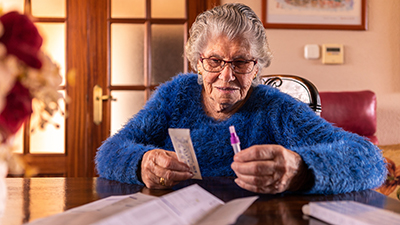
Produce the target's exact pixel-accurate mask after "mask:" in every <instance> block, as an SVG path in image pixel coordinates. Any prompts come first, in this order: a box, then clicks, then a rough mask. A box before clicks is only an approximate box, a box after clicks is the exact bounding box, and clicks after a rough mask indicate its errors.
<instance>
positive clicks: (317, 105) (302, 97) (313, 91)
mask: <svg viewBox="0 0 400 225" xmlns="http://www.w3.org/2000/svg"><path fill="white" fill-rule="evenodd" d="M260 81H261V83H262V84H265V85H270V86H272V87H275V88H278V89H279V90H280V91H282V92H284V93H287V94H289V95H290V96H292V97H294V98H296V99H298V100H299V101H302V102H304V103H306V104H308V105H309V106H310V108H311V109H312V110H314V111H315V113H316V114H317V115H320V114H321V100H320V98H319V93H318V89H317V87H315V85H314V84H313V83H312V82H311V81H309V80H307V79H305V78H302V77H299V76H297V75H289V74H272V75H261V76H260Z"/></svg>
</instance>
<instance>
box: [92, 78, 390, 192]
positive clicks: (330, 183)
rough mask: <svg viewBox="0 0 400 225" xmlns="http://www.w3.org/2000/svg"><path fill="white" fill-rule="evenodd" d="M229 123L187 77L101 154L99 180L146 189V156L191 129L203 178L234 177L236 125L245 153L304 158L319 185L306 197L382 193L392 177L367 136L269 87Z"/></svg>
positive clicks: (156, 97) (166, 87) (157, 97)
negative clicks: (278, 150) (263, 149)
mask: <svg viewBox="0 0 400 225" xmlns="http://www.w3.org/2000/svg"><path fill="white" fill-rule="evenodd" d="M253 89H254V90H253V92H252V93H251V96H250V98H249V99H248V100H247V102H246V103H245V104H244V105H243V106H242V107H241V108H240V109H239V110H238V111H237V112H236V113H235V114H234V115H232V116H231V117H230V118H228V119H227V120H225V121H216V120H214V119H213V118H211V117H209V116H207V115H206V114H205V112H204V110H203V108H202V103H201V90H202V86H200V85H199V84H197V75H195V74H184V75H178V76H176V77H175V78H174V79H173V80H172V81H169V82H166V83H165V84H163V85H160V86H159V88H158V89H157V90H156V91H155V93H154V94H153V96H152V98H151V99H150V100H149V101H148V102H147V103H146V105H145V106H144V108H143V109H142V110H141V111H140V112H138V113H137V114H136V115H135V116H134V117H133V118H132V119H130V121H129V122H128V123H127V124H126V125H125V126H124V127H123V128H122V129H121V130H120V131H119V132H118V133H116V134H115V135H113V136H112V137H110V138H108V139H107V140H106V141H105V142H104V143H103V145H102V146H101V147H100V148H99V151H98V152H97V155H96V166H97V171H98V173H99V175H100V177H103V178H107V179H111V180H117V181H120V182H125V183H134V184H142V182H141V181H140V180H139V179H138V176H137V170H138V169H139V168H140V163H141V159H142V156H143V154H144V153H145V152H146V151H149V150H152V149H156V148H160V149H165V150H171V151H173V150H174V148H173V146H172V142H171V139H170V138H169V135H168V128H189V129H190V134H191V138H192V142H193V146H194V149H195V152H196V155H197V160H198V162H199V165H200V171H201V174H202V176H235V173H234V172H233V170H232V169H231V167H230V165H231V163H232V161H233V150H232V146H231V145H230V139H229V137H230V134H229V126H231V125H234V126H235V129H236V132H237V134H238V136H239V137H240V141H241V147H242V149H245V148H248V147H250V146H252V145H259V144H279V145H282V146H284V147H285V148H287V149H290V150H292V151H295V152H297V153H298V154H299V155H300V156H301V157H302V158H303V160H304V162H305V163H306V164H307V166H308V168H309V169H310V170H311V171H312V173H313V175H314V179H315V183H314V185H313V186H312V188H311V189H310V190H308V191H307V193H323V194H336V193H344V192H350V191H360V190H364V189H370V188H375V187H378V186H379V185H381V184H382V183H383V181H384V180H385V178H386V167H385V163H384V160H383V157H382V154H381V152H380V150H379V149H378V148H377V147H376V146H375V145H373V144H371V143H370V142H369V141H367V140H365V139H364V138H362V137H360V136H358V135H356V134H352V133H349V132H346V131H343V130H342V129H339V128H336V127H333V126H332V125H331V124H330V123H328V122H326V121H325V120H324V119H322V118H321V117H319V116H317V115H316V114H315V113H314V112H313V111H312V110H311V109H310V108H309V107H308V106H307V105H306V104H304V103H302V102H299V101H297V100H295V99H293V98H292V97H290V96H289V95H287V94H283V93H281V92H280V91H278V90H277V89H275V88H272V87H270V86H266V85H258V86H256V87H254V88H253Z"/></svg>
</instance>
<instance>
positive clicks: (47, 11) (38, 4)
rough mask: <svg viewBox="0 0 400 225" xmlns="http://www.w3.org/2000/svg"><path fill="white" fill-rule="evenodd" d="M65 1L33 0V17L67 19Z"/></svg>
mask: <svg viewBox="0 0 400 225" xmlns="http://www.w3.org/2000/svg"><path fill="white" fill-rule="evenodd" d="M65 1H66V0H31V7H32V16H35V17H61V18H65V16H66V10H65V7H66V2H65Z"/></svg>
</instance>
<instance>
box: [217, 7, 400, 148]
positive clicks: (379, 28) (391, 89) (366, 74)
mask: <svg viewBox="0 0 400 225" xmlns="http://www.w3.org/2000/svg"><path fill="white" fill-rule="evenodd" d="M225 2H242V3H245V4H247V5H249V6H250V7H252V8H253V9H254V10H255V11H256V13H257V14H258V15H261V0H242V1H232V0H230V1H228V0H222V1H221V3H225ZM367 8H368V30H366V31H343V30H297V29H267V36H268V39H269V44H270V47H271V49H272V51H273V53H274V59H273V61H272V64H271V66H270V67H269V68H266V69H264V71H263V73H264V74H273V73H288V74H298V75H301V76H303V77H305V78H307V79H310V80H311V81H312V82H313V83H314V84H315V85H316V86H317V88H318V89H319V91H347V90H366V89H369V90H372V91H374V92H375V93H376V95H377V101H378V109H377V111H378V112H377V113H378V128H377V133H376V134H377V136H378V139H379V142H380V145H388V144H398V143H400V13H399V12H400V1H399V0H384V1H382V0H367ZM329 43H339V44H343V45H344V53H345V54H344V57H345V58H344V60H345V63H344V64H342V65H324V64H322V63H321V60H320V59H318V60H307V59H305V58H304V57H303V49H304V45H306V44H318V45H320V46H321V45H322V44H329Z"/></svg>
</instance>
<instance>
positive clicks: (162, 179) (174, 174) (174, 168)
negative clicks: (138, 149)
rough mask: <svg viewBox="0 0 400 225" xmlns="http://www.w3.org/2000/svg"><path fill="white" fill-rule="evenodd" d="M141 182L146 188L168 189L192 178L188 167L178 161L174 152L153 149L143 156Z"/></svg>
mask: <svg viewBox="0 0 400 225" xmlns="http://www.w3.org/2000/svg"><path fill="white" fill-rule="evenodd" d="M141 175H142V181H143V183H144V184H145V185H146V187H147V188H151V189H165V188H170V187H172V186H174V185H176V184H178V183H179V182H180V181H183V180H187V179H190V178H192V177H193V173H191V172H190V169H189V166H188V165H186V164H185V163H183V162H180V161H179V160H178V157H177V156H176V153H175V152H172V151H166V150H162V149H154V150H150V151H148V152H146V153H145V154H144V155H143V159H142V165H141Z"/></svg>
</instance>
